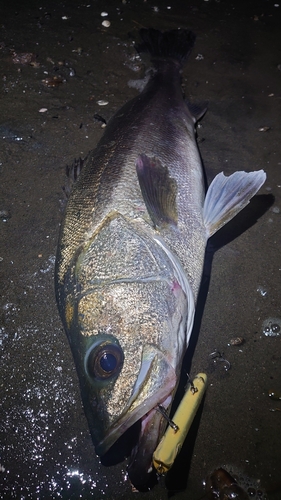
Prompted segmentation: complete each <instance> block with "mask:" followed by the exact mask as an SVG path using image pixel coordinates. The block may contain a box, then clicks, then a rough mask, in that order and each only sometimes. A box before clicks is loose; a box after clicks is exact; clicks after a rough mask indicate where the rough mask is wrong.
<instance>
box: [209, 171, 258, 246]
mask: <svg viewBox="0 0 281 500" xmlns="http://www.w3.org/2000/svg"><path fill="white" fill-rule="evenodd" d="M265 179H266V174H265V172H264V171H263V170H258V171H256V172H234V174H232V175H230V176H229V177H226V176H225V175H224V174H223V172H221V173H220V174H218V175H216V177H215V178H214V180H213V181H212V182H211V184H210V187H209V189H208V191H207V194H206V198H205V203H204V222H205V227H206V230H207V234H208V237H210V236H212V235H213V234H214V233H215V232H216V231H218V230H219V229H220V228H221V227H222V226H224V224H226V223H227V222H228V221H230V220H231V219H232V218H233V217H234V216H235V215H237V214H238V213H239V212H240V211H241V210H242V209H243V208H244V207H245V206H246V205H247V204H248V203H249V201H250V199H251V198H252V197H253V196H254V195H255V194H256V192H257V191H258V190H259V189H260V187H261V186H262V185H263V183H264V182H265Z"/></svg>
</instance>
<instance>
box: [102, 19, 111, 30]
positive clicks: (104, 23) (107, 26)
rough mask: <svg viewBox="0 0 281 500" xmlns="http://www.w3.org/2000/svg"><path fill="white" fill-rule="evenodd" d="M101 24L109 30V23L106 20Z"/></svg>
mask: <svg viewBox="0 0 281 500" xmlns="http://www.w3.org/2000/svg"><path fill="white" fill-rule="evenodd" d="M101 24H102V25H103V26H104V27H105V28H109V26H110V25H111V22H110V21H107V20H106V21H103V22H102V23H101Z"/></svg>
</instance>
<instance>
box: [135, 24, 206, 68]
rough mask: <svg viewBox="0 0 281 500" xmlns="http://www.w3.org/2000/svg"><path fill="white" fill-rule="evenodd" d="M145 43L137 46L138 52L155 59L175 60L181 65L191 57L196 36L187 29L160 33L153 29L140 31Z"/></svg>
mask: <svg viewBox="0 0 281 500" xmlns="http://www.w3.org/2000/svg"><path fill="white" fill-rule="evenodd" d="M140 36H141V38H142V40H143V42H142V43H141V44H139V45H137V47H136V48H137V50H138V52H148V53H149V54H150V55H151V57H152V58H153V59H159V58H161V59H167V58H170V59H174V60H176V61H179V62H180V63H182V64H183V63H184V61H185V60H186V59H187V57H188V56H189V54H190V52H191V49H192V47H193V45H194V42H195V38H196V37H195V35H194V33H192V31H189V30H187V29H178V30H170V31H164V32H162V31H159V30H155V29H153V28H149V29H146V28H143V29H141V30H140Z"/></svg>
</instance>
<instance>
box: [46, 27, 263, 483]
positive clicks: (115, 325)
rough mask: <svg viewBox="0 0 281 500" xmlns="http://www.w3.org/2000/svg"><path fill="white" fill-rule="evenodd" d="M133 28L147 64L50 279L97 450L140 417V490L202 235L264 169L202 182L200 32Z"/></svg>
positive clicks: (71, 203) (134, 462)
mask: <svg viewBox="0 0 281 500" xmlns="http://www.w3.org/2000/svg"><path fill="white" fill-rule="evenodd" d="M140 37H141V42H140V44H139V45H138V47H137V49H138V50H139V52H140V53H143V52H147V53H149V55H150V58H151V61H152V64H153V66H154V71H153V72H152V74H151V76H150V79H149V81H148V83H147V84H146V86H145V88H144V89H143V90H142V92H141V93H140V94H139V95H137V96H136V97H134V98H133V99H132V100H130V101H129V102H127V103H125V104H124V105H123V107H121V109H119V110H118V111H117V112H116V114H115V115H114V116H113V117H112V118H111V119H110V120H109V122H108V124H107V126H106V128H105V132H104V135H103V136H102V138H101V139H100V141H99V143H98V144H97V146H96V147H95V148H94V149H93V150H91V151H90V153H89V154H88V156H87V159H86V161H85V162H84V165H83V168H82V171H81V173H80V175H79V177H78V179H77V181H76V182H75V184H74V186H73V188H72V191H71V193H70V196H69V199H68V202H67V206H66V210H65V214H64V218H63V221H62V224H61V228H60V235H59V242H58V249H57V256H56V265H55V289H56V299H57V304H58V309H59V313H60V316H61V319H62V322H63V325H64V329H65V331H66V334H67V337H68V340H69V344H70V347H71V350H72V354H73V358H74V362H75V365H76V369H77V373H78V377H79V382H80V389H81V397H82V401H83V405H84V410H85V415H86V417H87V420H88V424H89V429H90V432H91V436H92V440H93V443H94V445H95V451H96V453H97V455H99V456H100V457H105V456H107V454H108V453H110V450H112V449H113V447H114V445H116V443H117V444H118V442H119V440H120V439H121V438H122V436H126V434H125V433H126V431H128V429H132V428H135V429H136V432H137V434H138V438H137V440H136V442H135V441H134V442H133V441H132V450H131V456H130V459H129V465H128V469H127V470H128V474H129V478H130V480H131V483H132V484H133V485H134V486H135V488H137V489H138V490H146V489H149V488H150V484H151V478H152V476H153V474H154V471H153V467H152V455H153V452H154V450H155V449H156V447H157V445H158V443H159V441H160V438H161V436H162V435H163V433H164V431H165V427H166V424H167V419H166V418H165V414H164V413H163V410H165V412H166V413H167V414H169V412H170V409H171V404H172V402H173V399H174V395H175V392H176V390H177V387H178V382H179V377H180V371H181V365H182V361H183V356H184V354H185V352H186V349H187V348H188V344H189V339H190V335H191V332H192V327H193V321H194V312H195V307H196V301H197V296H198V290H199V286H200V281H201V277H202V269H203V264H204V255H205V249H206V244H207V241H208V238H209V237H210V236H212V235H213V234H214V233H215V232H216V231H218V230H219V229H220V228H221V227H222V226H223V225H224V224H226V223H227V222H228V221H229V220H230V219H232V218H233V217H234V216H235V215H236V214H237V213H238V212H240V210H242V209H243V208H244V207H245V206H246V205H247V204H248V203H249V200H250V199H251V197H252V196H254V195H255V194H256V192H257V191H258V190H259V189H260V187H261V186H262V184H263V183H264V181H265V178H266V175H265V172H264V171H263V170H259V171H251V172H248V173H246V172H242V171H241V172H239V171H238V172H234V173H233V174H232V175H230V176H229V177H226V176H225V175H224V174H223V173H222V172H220V173H219V174H218V175H217V176H216V177H215V178H214V179H213V181H212V182H211V184H210V186H209V188H208V189H207V192H206V186H205V180H204V172H203V166H202V162H201V157H200V153H199V150H198V146H197V142H196V123H197V122H198V120H200V119H201V118H202V117H203V115H204V113H205V111H206V109H205V108H202V107H201V108H200V106H198V105H194V104H190V103H187V102H186V101H185V99H184V97H183V94H182V88H181V74H182V68H183V65H184V63H185V61H186V60H187V58H188V56H189V54H190V52H191V50H192V47H193V45H194V42H195V35H194V34H193V33H192V32H191V31H189V30H187V29H177V30H170V31H164V32H162V31H159V30H155V29H153V28H149V29H145V28H143V29H141V30H140ZM159 406H160V407H161V411H159V410H158V409H159ZM133 426H134V427H133Z"/></svg>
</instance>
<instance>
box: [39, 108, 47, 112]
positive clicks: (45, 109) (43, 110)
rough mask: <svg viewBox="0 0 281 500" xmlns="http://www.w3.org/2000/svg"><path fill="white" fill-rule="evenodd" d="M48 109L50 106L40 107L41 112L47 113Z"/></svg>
mask: <svg viewBox="0 0 281 500" xmlns="http://www.w3.org/2000/svg"><path fill="white" fill-rule="evenodd" d="M46 111H48V108H41V109H39V113H46Z"/></svg>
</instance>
